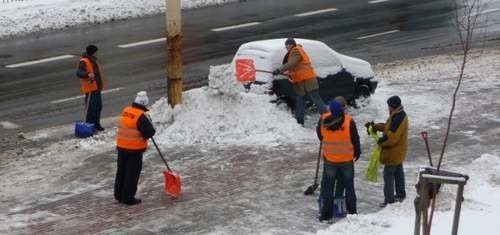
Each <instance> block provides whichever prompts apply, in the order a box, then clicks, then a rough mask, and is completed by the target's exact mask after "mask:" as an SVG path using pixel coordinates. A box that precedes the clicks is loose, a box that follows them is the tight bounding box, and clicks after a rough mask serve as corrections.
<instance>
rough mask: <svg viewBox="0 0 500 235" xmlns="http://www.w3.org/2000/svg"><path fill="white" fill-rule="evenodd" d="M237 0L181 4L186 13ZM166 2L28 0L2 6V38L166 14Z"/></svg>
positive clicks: (189, 0)
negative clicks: (194, 9)
mask: <svg viewBox="0 0 500 235" xmlns="http://www.w3.org/2000/svg"><path fill="white" fill-rule="evenodd" d="M234 1H236V0H181V7H182V8H183V9H188V8H197V7H206V6H212V5H219V4H225V3H229V2H234ZM165 9H166V8H165V0H78V1H75V0H25V1H15V2H7V3H0V38H2V37H5V36H12V35H18V34H23V33H30V32H38V31H43V30H49V29H62V28H67V27H72V26H75V25H80V24H96V23H103V22H109V21H114V20H124V19H129V18H136V17H143V16H148V15H154V14H159V13H162V12H165Z"/></svg>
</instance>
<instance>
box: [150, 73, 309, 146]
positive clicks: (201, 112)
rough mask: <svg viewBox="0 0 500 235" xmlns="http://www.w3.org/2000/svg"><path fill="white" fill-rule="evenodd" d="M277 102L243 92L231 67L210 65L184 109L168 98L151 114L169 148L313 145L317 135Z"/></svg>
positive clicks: (159, 136)
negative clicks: (203, 83) (203, 82)
mask: <svg viewBox="0 0 500 235" xmlns="http://www.w3.org/2000/svg"><path fill="white" fill-rule="evenodd" d="M273 98H275V97H273V96H268V95H259V94H254V93H245V92H244V91H243V86H241V84H238V83H236V82H235V80H234V78H233V76H232V71H231V69H230V66H229V65H220V66H212V67H211V68H210V75H209V86H208V87H204V88H200V89H193V90H190V91H187V92H184V93H183V104H182V105H179V106H176V107H175V108H174V109H171V108H170V106H169V105H168V100H167V99H165V98H163V99H160V100H159V101H157V102H156V103H155V104H153V105H152V107H151V111H150V114H151V117H152V119H153V120H154V122H155V125H156V127H157V130H158V134H157V135H156V137H155V138H156V139H158V142H160V143H161V144H162V145H164V146H166V147H175V146H183V145H199V146H207V145H214V146H220V145H231V146H238V145H251V146H268V147H272V146H276V145H279V144H284V143H310V142H313V141H315V140H316V135H315V132H314V131H313V130H311V129H305V128H300V126H299V125H298V124H297V123H296V121H295V119H294V118H293V116H292V115H291V113H290V111H289V110H287V109H279V108H277V107H276V105H275V104H273V103H270V102H269V101H270V100H271V99H273Z"/></svg>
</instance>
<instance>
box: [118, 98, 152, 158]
mask: <svg viewBox="0 0 500 235" xmlns="http://www.w3.org/2000/svg"><path fill="white" fill-rule="evenodd" d="M132 107H134V108H138V109H141V110H143V111H144V112H147V111H149V110H148V109H147V108H146V107H145V106H144V105H141V104H138V103H135V102H134V103H132ZM137 129H139V132H141V135H142V137H143V138H144V139H146V140H147V139H149V138H151V137H153V136H154V135H155V133H156V130H155V128H154V127H153V124H152V123H151V121H150V120H149V118H148V117H147V116H146V114H142V115H141V116H140V117H139V119H138V120H137ZM116 148H117V149H118V150H121V151H127V152H144V151H143V150H137V151H134V150H129V149H123V148H120V147H116Z"/></svg>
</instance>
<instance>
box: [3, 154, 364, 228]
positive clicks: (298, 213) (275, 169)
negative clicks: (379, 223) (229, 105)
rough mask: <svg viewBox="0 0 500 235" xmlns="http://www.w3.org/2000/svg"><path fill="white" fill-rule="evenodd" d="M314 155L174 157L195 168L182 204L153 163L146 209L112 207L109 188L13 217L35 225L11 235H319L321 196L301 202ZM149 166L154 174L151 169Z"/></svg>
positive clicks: (143, 184)
mask: <svg viewBox="0 0 500 235" xmlns="http://www.w3.org/2000/svg"><path fill="white" fill-rule="evenodd" d="M311 151H312V152H311ZM314 151H315V148H312V146H309V147H308V146H280V147H276V148H275V149H259V150H257V149H225V150H219V151H210V152H209V153H204V156H200V153H194V152H193V153H185V154H180V155H181V156H171V157H172V158H173V159H179V158H181V157H184V158H185V159H187V160H186V163H187V164H184V165H185V166H186V165H187V166H192V167H187V169H182V170H179V171H177V172H178V173H179V174H180V175H181V177H182V180H183V195H182V197H181V199H179V200H176V199H173V198H170V197H168V196H167V195H166V194H164V192H163V183H164V182H163V178H162V177H163V176H162V175H161V169H160V168H159V166H161V163H160V162H159V160H158V159H155V160H151V159H148V160H145V161H149V163H147V164H148V165H150V166H145V169H144V171H143V173H144V174H143V175H142V176H141V180H140V185H139V192H138V194H137V196H138V197H141V198H142V199H143V202H142V203H141V204H139V205H137V206H125V205H122V204H119V203H117V202H115V201H114V198H113V195H112V193H113V192H112V185H109V186H105V187H100V188H98V189H95V190H92V191H88V192H84V193H80V194H76V195H73V196H70V197H67V198H65V199H60V200H56V201H53V202H49V203H46V204H39V205H34V206H32V207H30V208H27V209H24V210H21V211H18V212H16V213H12V214H10V215H9V216H24V215H25V216H28V217H30V218H31V219H30V220H29V221H27V223H29V226H27V227H22V226H21V227H20V228H19V229H14V230H10V231H9V233H15V234H18V233H23V234H70V233H71V234H108V233H126V234H158V233H160V234H205V233H211V232H216V233H218V234H220V233H223V234H248V233H253V234H255V233H263V232H273V233H275V234H303V233H314V232H315V231H317V230H318V229H320V228H326V227H327V226H328V225H325V224H320V223H318V222H317V220H316V214H317V205H316V198H317V195H316V196H313V197H311V196H304V195H303V190H304V189H305V188H306V187H307V186H309V185H310V184H311V183H312V181H313V179H314V171H315V162H316V156H317V155H316V153H315V152H314ZM196 154H197V155H198V156H195V155H196ZM150 157H152V156H148V158H150ZM145 159H146V158H145ZM156 160H158V162H156ZM153 161H155V162H153ZM151 164H154V167H155V169H147V168H153V166H151ZM174 169H175V168H174ZM317 193H319V192H317ZM359 210H360V211H363V210H365V209H359ZM37 214H38V215H48V216H33V215H37Z"/></svg>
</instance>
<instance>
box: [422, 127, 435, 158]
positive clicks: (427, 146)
mask: <svg viewBox="0 0 500 235" xmlns="http://www.w3.org/2000/svg"><path fill="white" fill-rule="evenodd" d="M420 134H421V135H422V139H424V143H425V150H426V151H427V157H428V158H429V164H430V165H431V166H433V164H432V157H431V150H430V148H429V141H428V139H429V133H427V131H422V132H420Z"/></svg>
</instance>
